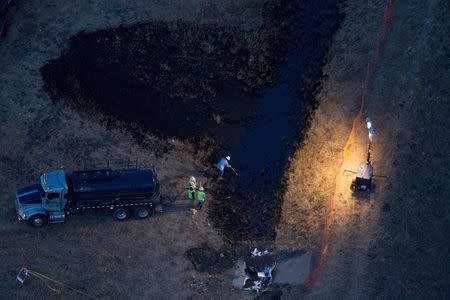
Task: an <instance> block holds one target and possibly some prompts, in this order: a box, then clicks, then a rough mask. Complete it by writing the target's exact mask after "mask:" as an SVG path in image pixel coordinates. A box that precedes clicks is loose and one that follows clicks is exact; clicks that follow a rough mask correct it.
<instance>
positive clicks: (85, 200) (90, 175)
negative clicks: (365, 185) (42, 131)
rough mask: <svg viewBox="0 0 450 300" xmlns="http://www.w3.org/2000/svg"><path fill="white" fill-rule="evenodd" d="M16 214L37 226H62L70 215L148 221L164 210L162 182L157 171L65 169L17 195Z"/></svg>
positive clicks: (46, 175) (49, 175)
mask: <svg viewBox="0 0 450 300" xmlns="http://www.w3.org/2000/svg"><path fill="white" fill-rule="evenodd" d="M15 206H16V213H17V217H18V219H19V220H20V221H27V222H28V223H29V224H30V225H31V226H33V227H42V226H44V225H45V224H47V223H61V222H64V221H66V219H67V217H68V216H72V215H80V214H85V213H89V214H92V213H102V214H110V215H112V216H113V217H114V219H116V220H119V221H123V220H126V219H128V218H129V217H130V216H131V215H134V217H135V218H137V219H145V218H147V217H149V216H150V215H151V214H152V213H153V212H154V211H162V207H161V203H160V192H159V182H158V179H157V176H156V172H155V170H154V168H153V169H121V170H112V169H99V170H88V171H74V172H72V173H71V174H69V175H66V174H65V171H64V170H63V169H60V170H56V171H52V172H49V173H46V174H43V175H41V176H40V178H39V181H38V183H37V184H35V185H31V186H28V187H24V188H21V189H19V190H17V192H16V199H15Z"/></svg>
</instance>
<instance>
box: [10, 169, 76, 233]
mask: <svg viewBox="0 0 450 300" xmlns="http://www.w3.org/2000/svg"><path fill="white" fill-rule="evenodd" d="M67 198H68V188H67V182H66V177H65V174H64V170H56V171H52V172H49V173H46V174H43V175H41V177H40V178H39V183H38V184H36V185H32V186H28V187H25V188H22V189H19V190H18V191H17V193H16V211H17V215H18V218H19V220H27V221H29V222H30V224H31V225H32V226H34V227H42V226H43V225H45V224H46V223H47V222H48V223H59V222H64V220H65V217H66V204H67Z"/></svg>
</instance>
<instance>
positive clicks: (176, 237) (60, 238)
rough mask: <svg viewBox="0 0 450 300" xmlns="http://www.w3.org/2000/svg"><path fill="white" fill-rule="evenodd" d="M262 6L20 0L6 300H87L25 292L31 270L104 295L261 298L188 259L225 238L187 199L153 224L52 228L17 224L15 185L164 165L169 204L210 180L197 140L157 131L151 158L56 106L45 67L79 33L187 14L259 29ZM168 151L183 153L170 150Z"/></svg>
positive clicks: (7, 146)
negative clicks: (120, 161) (86, 171)
mask: <svg viewBox="0 0 450 300" xmlns="http://www.w3.org/2000/svg"><path fill="white" fill-rule="evenodd" d="M261 9H262V4H261V3H259V1H240V2H239V3H238V2H236V1H163V2H162V1H155V2H154V3H149V2H148V1H132V2H130V1H92V2H87V1H83V2H80V1H45V3H43V2H39V1H16V5H15V6H14V7H13V8H12V11H11V24H12V25H11V26H10V28H9V31H8V34H7V35H6V37H5V39H3V40H2V42H1V44H0V57H1V58H0V60H1V70H2V72H1V74H0V78H1V79H0V82H1V86H2V88H1V89H0V99H1V102H0V104H1V106H0V120H1V122H0V136H1V138H0V140H1V150H2V151H1V156H0V169H1V172H0V176H1V183H0V190H1V194H0V203H1V208H0V215H1V221H0V231H1V235H2V242H1V244H0V261H1V262H2V268H1V271H0V291H1V296H0V298H2V299H14V298H18V299H30V298H33V299H44V298H46V299H48V298H74V299H75V298H76V299H78V298H79V295H77V294H75V293H73V292H71V291H68V290H67V289H66V290H64V291H63V292H62V294H61V295H58V294H55V293H54V292H52V291H51V290H49V289H48V288H46V286H45V285H44V284H43V283H42V282H39V281H38V280H36V279H32V280H30V281H29V283H28V284H27V285H26V286H23V287H21V286H18V285H16V283H15V276H16V273H17V272H18V270H19V269H20V268H21V267H22V266H26V267H28V268H30V269H34V270H36V271H39V272H42V273H44V274H47V275H50V276H52V277H53V278H55V279H58V280H61V281H64V282H67V283H70V284H71V285H73V286H75V287H78V288H81V289H82V290H83V291H86V292H88V293H89V294H92V295H94V296H97V297H100V298H102V299H123V298H135V299H136V298H137V299H149V298H152V299H174V298H184V299H188V298H194V297H195V298H205V297H208V298H209V297H216V298H234V297H239V298H246V297H250V295H249V294H248V293H247V292H242V291H233V289H232V287H231V280H232V277H231V275H232V272H231V273H229V272H225V273H220V274H217V275H215V274H212V275H211V274H209V273H199V272H197V271H195V269H194V266H193V265H192V264H191V263H190V262H189V261H188V260H187V259H186V257H185V253H186V251H187V250H189V249H190V248H193V247H198V246H200V245H201V244H202V243H204V242H205V241H207V243H208V245H210V246H212V247H214V248H215V249H220V248H221V247H222V246H223V241H222V238H221V237H220V236H219V235H218V234H217V233H216V231H215V230H214V229H213V228H212V226H211V225H210V224H209V221H208V220H207V219H206V210H205V211H202V212H200V213H197V214H195V215H192V213H191V211H190V209H189V205H188V203H187V201H183V200H184V198H183V197H181V199H180V200H179V201H177V202H176V204H175V208H176V209H175V210H174V211H173V212H167V213H165V214H163V215H161V216H155V217H153V218H151V219H149V220H146V221H143V222H138V221H133V220H130V221H129V222H124V223H118V222H113V221H112V220H111V218H110V217H94V216H93V217H89V216H86V217H85V216H83V217H78V218H73V219H72V220H70V221H69V222H67V223H65V224H58V225H61V226H49V227H47V228H45V229H44V230H42V231H40V230H38V231H36V230H33V229H32V228H29V227H28V226H26V225H25V224H19V223H18V222H17V220H16V217H15V214H14V212H13V208H14V205H13V201H12V199H13V197H14V192H15V190H16V188H18V187H19V186H23V185H27V184H30V183H33V182H35V180H36V178H37V177H38V176H39V174H41V173H42V172H44V171H47V170H49V169H54V168H58V167H64V168H65V169H67V170H73V169H78V168H81V167H83V164H84V161H87V162H88V163H90V162H92V161H94V162H102V161H104V160H105V159H106V158H111V157H112V158H129V157H131V158H138V159H139V160H140V162H141V163H142V164H144V165H147V166H152V165H155V167H156V170H157V172H158V176H159V179H160V182H161V188H162V193H163V194H165V195H167V196H169V197H171V196H175V195H177V194H179V193H180V191H183V190H184V188H185V185H186V180H187V178H188V177H189V176H190V175H195V176H197V177H198V179H199V180H202V181H204V178H203V177H202V175H201V174H198V172H197V171H196V170H197V169H198V168H197V167H196V165H195V162H194V161H193V157H194V155H193V150H192V149H191V148H190V146H189V145H186V144H183V143H181V142H179V141H177V140H170V141H168V142H167V141H163V142H162V141H161V140H158V139H155V138H154V137H152V136H147V137H146V138H147V143H148V144H149V145H151V146H152V149H151V150H153V151H148V150H145V149H143V148H142V147H141V146H139V145H137V143H136V141H135V139H134V138H133V137H132V136H131V135H130V133H129V132H127V131H126V130H120V129H111V128H107V126H106V125H104V124H99V123H98V122H97V120H95V119H92V118H89V117H86V116H83V117H81V116H80V115H79V114H77V113H75V112H74V111H72V110H70V109H69V108H67V107H65V106H64V105H63V104H56V105H55V104H53V103H52V101H51V100H50V99H49V97H48V96H47V94H46V93H45V92H44V90H43V88H42V86H43V82H42V78H41V75H40V72H39V69H40V67H42V66H43V65H44V64H45V63H46V61H48V60H49V59H52V58H56V57H57V56H58V55H59V54H60V51H61V50H62V49H64V48H66V47H67V46H68V42H69V40H68V39H69V38H70V37H71V36H73V35H74V34H76V33H78V32H79V31H80V30H94V29H99V28H105V27H115V26H119V25H120V24H132V23H137V22H139V21H142V20H148V19H152V20H155V21H160V20H161V21H174V20H177V19H180V18H181V19H183V20H185V21H192V22H199V23H202V22H210V21H211V20H214V22H215V23H219V24H220V23H228V22H231V23H233V24H235V25H236V26H240V27H242V28H252V27H253V26H258V25H259V24H260V23H261ZM218 16H220V17H218ZM167 146H169V148H173V150H172V151H170V152H168V153H165V150H166V149H167ZM155 153H156V154H158V157H156V156H155ZM207 200H208V199H207ZM207 202H208V201H207ZM205 205H206V206H207V205H208V203H206V204H205ZM206 209H207V207H206ZM130 245H133V247H130ZM225 255H226V253H225ZM206 295H207V296H206Z"/></svg>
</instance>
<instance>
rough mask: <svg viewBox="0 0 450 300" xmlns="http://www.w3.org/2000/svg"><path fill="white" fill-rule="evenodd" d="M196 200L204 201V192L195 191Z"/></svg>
mask: <svg viewBox="0 0 450 300" xmlns="http://www.w3.org/2000/svg"><path fill="white" fill-rule="evenodd" d="M197 200H198V201H205V192H203V191H197Z"/></svg>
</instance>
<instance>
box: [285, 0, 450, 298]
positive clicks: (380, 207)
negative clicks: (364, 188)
mask: <svg viewBox="0 0 450 300" xmlns="http://www.w3.org/2000/svg"><path fill="white" fill-rule="evenodd" d="M385 4H386V2H385V1H376V2H374V3H370V4H367V6H359V5H358V6H353V5H352V4H351V3H349V7H348V8H347V9H348V10H350V11H352V14H351V16H349V17H348V18H346V21H345V22H344V24H343V25H342V26H343V27H342V30H341V31H340V32H339V33H338V34H337V35H336V37H335V47H336V48H334V49H333V50H332V52H333V53H334V56H333V57H334V60H333V61H332V62H331V63H330V64H329V65H328V66H327V69H326V73H327V74H329V76H330V77H329V79H328V80H327V81H326V84H325V86H324V89H323V90H322V94H321V95H320V97H319V98H320V101H321V102H320V103H321V105H320V107H319V110H318V111H317V113H316V115H315V117H314V120H313V122H312V127H311V130H310V131H309V132H308V136H307V138H306V139H305V142H304V144H303V145H302V146H301V147H300V148H299V150H298V152H297V153H296V154H295V156H294V157H295V158H294V160H293V162H292V165H291V171H290V172H289V173H288V174H287V180H288V186H289V187H288V192H287V194H286V197H285V204H284V206H283V218H282V222H281V226H280V227H279V230H278V239H277V244H278V246H279V247H282V248H295V247H299V246H301V247H306V248H312V249H318V248H319V245H320V237H321V234H320V232H322V228H323V224H324V220H325V214H326V210H327V207H328V206H329V204H330V202H331V199H332V198H333V195H335V194H336V199H335V200H336V201H335V207H334V208H335V210H334V216H333V221H332V223H331V226H330V240H329V244H328V248H327V258H326V262H325V265H324V268H323V270H322V272H321V275H320V276H319V279H318V281H317V283H316V286H315V287H314V288H313V290H312V292H311V293H310V294H308V295H310V296H315V297H337V298H372V297H382V298H390V297H400V298H402V297H407V298H411V297H413V298H414V297H420V295H424V294H428V295H433V297H437V298H439V297H443V296H445V295H448V292H449V291H448V280H449V277H448V273H447V271H446V267H445V263H444V260H445V256H446V255H445V253H446V251H448V249H449V244H448V241H447V239H446V238H445V232H447V231H448V221H445V220H446V218H448V217H447V216H448V204H446V200H445V199H447V198H448V195H449V188H448V186H449V184H448V183H449V182H448V177H447V176H446V175H445V174H446V173H447V171H446V169H445V167H444V166H445V165H448V153H449V149H450V144H449V138H448V136H449V135H448V129H443V127H442V124H444V123H445V119H446V118H447V117H446V116H448V115H449V112H450V110H449V105H448V102H446V100H445V99H446V98H447V97H448V94H449V90H448V87H446V85H445V84H444V82H445V80H446V79H444V78H447V80H448V78H449V72H448V70H447V69H446V67H445V66H444V65H443V64H442V61H443V60H445V59H444V57H445V53H448V48H447V46H445V45H446V44H448V42H447V43H446V42H445V41H446V39H447V40H448V38H447V37H445V38H444V35H445V32H446V30H447V29H446V28H449V27H448V26H449V22H448V21H447V20H445V17H444V13H443V11H444V10H445V9H444V7H445V3H444V1H431V2H429V3H422V2H421V1H416V2H413V3H409V4H405V3H398V2H394V19H393V24H392V27H391V29H390V30H389V31H388V34H387V36H386V41H385V45H384V46H383V47H382V48H381V53H380V61H379V65H378V70H377V71H376V73H375V74H374V78H373V81H372V82H371V83H370V85H369V97H368V101H367V103H366V109H365V113H364V114H365V115H370V116H371V117H372V119H373V120H374V124H376V125H375V127H376V128H377V135H376V137H375V143H374V148H373V152H372V154H373V164H374V168H375V173H376V174H380V175H386V176H388V177H389V178H387V179H383V178H376V179H375V183H376V189H375V190H374V192H373V193H371V194H370V196H367V197H356V196H355V195H353V194H352V191H351V190H350V188H349V187H350V183H351V179H352V176H351V175H349V176H346V175H345V174H344V173H343V169H353V170H355V169H356V168H357V167H358V164H359V163H361V162H363V161H364V159H365V149H366V146H367V129H366V128H365V127H364V124H361V126H360V129H359V131H358V132H357V135H356V139H355V144H354V146H353V147H352V148H353V149H352V151H351V156H350V157H349V158H348V160H345V161H344V164H343V166H342V168H340V165H341V163H342V149H343V147H344V145H345V143H346V139H347V137H348V134H349V133H350V129H351V125H352V120H353V118H354V117H355V116H356V114H357V110H358V108H359V102H360V99H361V94H362V92H361V82H362V81H363V78H364V72H365V69H366V67H367V62H368V59H369V57H370V55H371V51H369V49H373V45H374V39H375V37H376V36H375V33H376V32H377V30H378V27H379V26H380V23H381V17H382V15H383V9H384V6H385ZM362 23H364V25H363V24H362ZM406 24H409V25H406ZM359 26H361V27H362V26H364V28H367V30H364V31H362V30H361V31H359V30H356V28H357V27H359ZM350 32H351V34H353V35H354V38H355V39H356V40H358V41H359V42H358V43H355V44H349V43H348V41H347V40H346V35H347V34H349V33H350ZM369 32H370V33H373V34H367V33H369ZM341 45H345V47H344V48H341V47H340V46H341ZM431 49H433V50H431ZM431 99H433V100H431ZM430 101H432V102H430ZM425 112H426V113H425ZM419 124H423V125H419ZM444 153H446V154H444ZM311 158H314V159H311ZM335 186H336V191H337V192H336V193H335ZM447 220H448V219H447ZM438 245H439V246H438ZM300 295H303V294H296V296H297V297H298V296H300ZM303 296H304V295H303Z"/></svg>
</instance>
